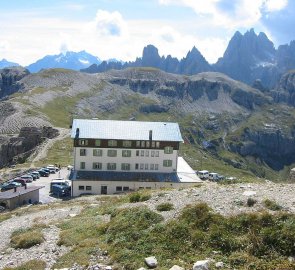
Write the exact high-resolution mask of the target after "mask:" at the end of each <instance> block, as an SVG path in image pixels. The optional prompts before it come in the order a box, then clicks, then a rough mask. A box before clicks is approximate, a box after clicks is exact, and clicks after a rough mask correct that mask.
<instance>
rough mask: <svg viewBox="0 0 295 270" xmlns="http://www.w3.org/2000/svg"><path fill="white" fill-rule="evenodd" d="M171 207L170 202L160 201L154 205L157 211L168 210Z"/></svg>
mask: <svg viewBox="0 0 295 270" xmlns="http://www.w3.org/2000/svg"><path fill="white" fill-rule="evenodd" d="M173 208H174V207H173V204H172V203H161V204H158V205H157V207H156V209H157V211H160V212H164V211H170V210H172V209H173Z"/></svg>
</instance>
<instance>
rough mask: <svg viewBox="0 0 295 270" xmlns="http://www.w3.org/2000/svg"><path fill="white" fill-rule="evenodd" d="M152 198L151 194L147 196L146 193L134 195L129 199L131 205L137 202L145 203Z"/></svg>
mask: <svg viewBox="0 0 295 270" xmlns="http://www.w3.org/2000/svg"><path fill="white" fill-rule="evenodd" d="M150 198H151V195H150V194H146V193H143V194H142V193H139V192H136V193H132V194H131V195H130V197H129V201H130V202H131V203H135V202H144V201H148V200H149V199H150Z"/></svg>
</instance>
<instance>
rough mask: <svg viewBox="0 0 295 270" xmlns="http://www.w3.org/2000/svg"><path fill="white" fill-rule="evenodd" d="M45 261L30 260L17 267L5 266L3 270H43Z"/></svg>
mask: <svg viewBox="0 0 295 270" xmlns="http://www.w3.org/2000/svg"><path fill="white" fill-rule="evenodd" d="M45 268H46V263H45V262H44V261H41V260H30V261H28V262H26V263H24V264H22V265H20V266H17V267H5V268H3V270H44V269H45Z"/></svg>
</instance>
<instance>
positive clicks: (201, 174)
mask: <svg viewBox="0 0 295 270" xmlns="http://www.w3.org/2000/svg"><path fill="white" fill-rule="evenodd" d="M198 176H199V177H200V179H202V180H205V179H208V178H209V172H208V171H206V170H202V171H198Z"/></svg>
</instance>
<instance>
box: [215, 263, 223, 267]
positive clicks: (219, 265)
mask: <svg viewBox="0 0 295 270" xmlns="http://www.w3.org/2000/svg"><path fill="white" fill-rule="evenodd" d="M215 267H216V268H223V267H224V263H223V262H217V263H216V264H215Z"/></svg>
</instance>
